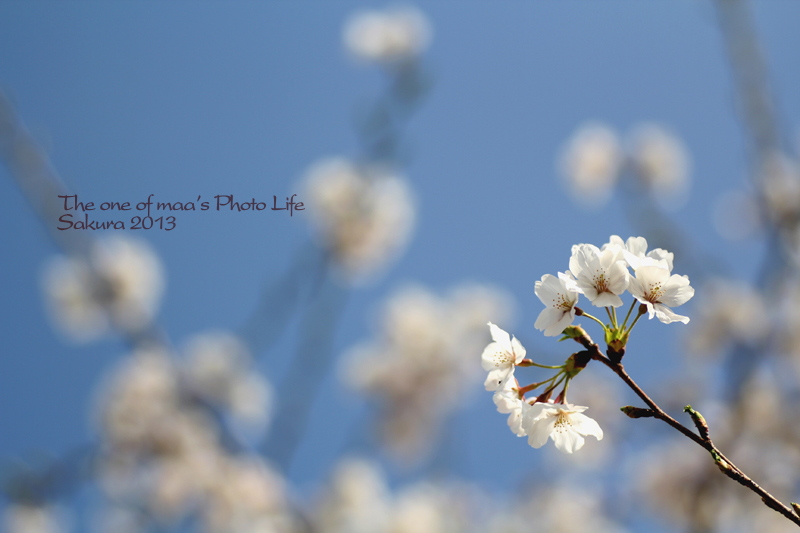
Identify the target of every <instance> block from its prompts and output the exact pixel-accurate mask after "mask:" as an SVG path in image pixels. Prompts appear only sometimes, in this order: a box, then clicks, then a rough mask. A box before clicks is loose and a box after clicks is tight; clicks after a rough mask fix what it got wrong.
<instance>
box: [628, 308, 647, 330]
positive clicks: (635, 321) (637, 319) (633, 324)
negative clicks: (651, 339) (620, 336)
mask: <svg viewBox="0 0 800 533" xmlns="http://www.w3.org/2000/svg"><path fill="white" fill-rule="evenodd" d="M643 316H644V313H639V314H638V315H636V318H634V319H633V323H632V324H631V327H629V328H628V333H630V332H631V331H633V326H635V325H636V323H637V322H638V321H639V319H640V318H642V317H643Z"/></svg>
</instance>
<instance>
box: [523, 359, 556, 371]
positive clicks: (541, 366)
mask: <svg viewBox="0 0 800 533" xmlns="http://www.w3.org/2000/svg"><path fill="white" fill-rule="evenodd" d="M528 366H535V367H536V368H547V369H550V370H561V369H562V368H564V366H565V365H558V366H548V365H540V364H539V363H534V362H533V361H531V362H530V364H529V365H528Z"/></svg>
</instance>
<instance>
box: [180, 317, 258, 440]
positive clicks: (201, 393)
mask: <svg viewBox="0 0 800 533" xmlns="http://www.w3.org/2000/svg"><path fill="white" fill-rule="evenodd" d="M183 375H184V379H185V380H186V385H187V387H188V388H189V389H190V390H191V391H192V392H193V393H194V394H196V395H197V396H198V397H200V398H203V399H204V400H206V401H208V402H210V403H212V404H215V405H218V406H220V407H222V408H224V409H226V410H227V411H228V412H230V414H231V415H232V416H233V417H234V418H235V419H237V420H238V421H240V422H241V423H242V424H245V425H249V426H253V427H257V428H263V427H264V426H265V425H266V422H267V420H268V418H269V415H270V409H271V404H272V388H271V386H270V385H269V383H268V382H267V381H266V379H264V377H263V376H262V375H261V374H259V373H258V372H255V371H254V368H253V366H252V361H251V357H250V353H249V351H248V349H247V347H246V346H245V345H244V343H243V342H242V341H241V340H240V339H239V338H238V337H236V336H234V335H232V334H230V333H227V332H224V331H217V332H211V333H205V334H202V335H198V336H196V337H194V338H193V339H191V341H190V342H189V344H188V346H187V347H186V359H185V362H184V363H183Z"/></svg>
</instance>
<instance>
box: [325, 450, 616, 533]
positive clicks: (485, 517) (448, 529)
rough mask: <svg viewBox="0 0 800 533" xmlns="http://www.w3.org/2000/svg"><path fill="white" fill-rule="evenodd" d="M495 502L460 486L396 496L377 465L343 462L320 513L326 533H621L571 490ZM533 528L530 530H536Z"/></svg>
mask: <svg viewBox="0 0 800 533" xmlns="http://www.w3.org/2000/svg"><path fill="white" fill-rule="evenodd" d="M517 494H518V496H513V497H509V496H505V497H504V498H503V500H502V501H501V500H498V499H495V498H492V497H491V496H489V495H487V494H485V493H484V492H482V491H480V490H479V489H477V488H476V487H473V486H470V485H466V484H463V483H462V484H459V483H432V482H420V483H416V484H412V485H409V486H405V487H403V488H401V489H399V490H398V491H396V492H395V493H394V494H393V493H392V491H391V490H390V489H389V486H388V483H387V481H386V479H385V478H384V475H383V473H382V472H381V470H380V469H379V468H378V467H377V465H375V464H374V463H371V462H368V461H364V460H355V459H350V460H346V461H344V462H342V463H340V465H339V467H338V468H337V470H336V472H335V473H334V476H333V479H332V480H331V482H330V484H329V487H328V488H327V490H325V491H324V492H323V493H322V495H321V497H320V498H319V500H318V502H317V504H316V506H315V508H314V515H313V516H314V517H313V520H312V521H313V524H314V530H315V531H319V532H321V533H478V532H480V533H523V532H526V533H527V532H530V531H553V532H556V533H579V532H580V533H583V532H585V531H597V532H600V533H622V532H623V531H624V529H622V528H621V527H620V526H618V525H616V524H615V523H614V522H613V521H612V520H611V519H610V518H608V517H607V516H606V515H605V514H604V512H603V509H604V507H603V502H602V501H600V500H599V498H598V496H597V494H598V493H597V492H593V491H589V490H586V489H585V488H584V489H578V488H576V487H572V486H567V485H563V486H558V487H551V486H548V487H537V490H536V492H533V493H531V494H527V495H525V496H522V497H520V496H519V495H522V494H524V491H517ZM532 524H533V525H532Z"/></svg>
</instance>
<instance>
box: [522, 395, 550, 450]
mask: <svg viewBox="0 0 800 533" xmlns="http://www.w3.org/2000/svg"><path fill="white" fill-rule="evenodd" d="M535 406H536V404H534V405H533V407H535ZM555 424H556V418H555V417H552V416H551V417H547V418H543V419H536V420H535V422H534V423H533V424H531V425H529V426H528V427H527V433H528V444H530V445H531V446H533V447H534V448H541V447H542V446H544V445H545V443H546V442H547V439H548V438H549V437H550V435H551V434H552V433H553V427H554V426H555Z"/></svg>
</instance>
